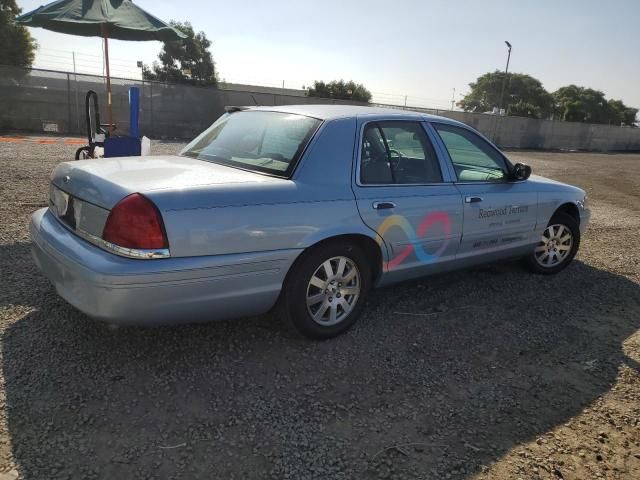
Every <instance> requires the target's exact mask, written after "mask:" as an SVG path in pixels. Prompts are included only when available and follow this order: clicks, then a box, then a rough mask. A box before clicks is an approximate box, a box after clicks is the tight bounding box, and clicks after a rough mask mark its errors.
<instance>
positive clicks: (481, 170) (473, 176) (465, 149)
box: [433, 123, 508, 182]
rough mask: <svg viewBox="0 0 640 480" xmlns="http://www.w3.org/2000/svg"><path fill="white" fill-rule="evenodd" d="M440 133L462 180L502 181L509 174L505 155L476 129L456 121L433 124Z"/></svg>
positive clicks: (459, 179)
mask: <svg viewBox="0 0 640 480" xmlns="http://www.w3.org/2000/svg"><path fill="white" fill-rule="evenodd" d="M433 127H434V128H435V129H436V131H437V132H438V135H440V138H441V139H442V142H443V143H444V145H445V147H446V148H447V151H448V152H449V157H451V162H452V163H453V167H454V169H455V171H456V175H457V177H458V181H460V182H486V181H502V180H505V179H506V178H507V172H508V171H507V167H506V164H505V161H504V158H503V157H502V156H501V155H500V154H499V153H498V152H497V151H496V150H495V149H494V148H493V147H491V145H489V144H488V143H487V142H486V141H484V140H483V139H482V138H481V137H479V136H478V135H476V134H475V133H473V132H471V131H469V130H467V129H466V128H460V127H456V126H453V125H445V124H436V123H434V124H433Z"/></svg>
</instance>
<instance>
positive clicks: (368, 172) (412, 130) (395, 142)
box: [360, 121, 442, 185]
mask: <svg viewBox="0 0 640 480" xmlns="http://www.w3.org/2000/svg"><path fill="white" fill-rule="evenodd" d="M361 148H362V150H361V154H360V182H361V183H362V184H363V185H388V184H397V185H410V184H424V183H440V182H442V174H441V172H440V165H439V164H438V159H437V157H436V154H435V151H434V149H433V147H432V145H431V142H430V141H429V138H428V137H427V134H426V133H425V131H424V129H423V128H422V125H421V124H420V123H418V122H407V121H385V122H374V123H369V124H367V125H366V126H365V128H364V132H363V136H362V147H361Z"/></svg>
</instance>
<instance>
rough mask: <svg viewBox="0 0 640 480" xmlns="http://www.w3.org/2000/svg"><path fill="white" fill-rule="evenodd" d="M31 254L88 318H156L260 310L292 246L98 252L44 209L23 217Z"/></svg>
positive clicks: (204, 317) (181, 319) (147, 321)
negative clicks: (157, 253)
mask: <svg viewBox="0 0 640 480" xmlns="http://www.w3.org/2000/svg"><path fill="white" fill-rule="evenodd" d="M30 231H31V239H32V255H33V258H34V261H35V263H36V264H37V265H38V267H39V268H40V270H41V271H42V272H43V273H44V274H45V275H46V276H47V277H48V278H49V280H50V281H51V282H52V283H53V285H54V286H55V288H56V290H57V291H58V293H59V294H60V296H62V297H63V298H64V299H65V300H66V301H68V302H69V303H70V304H72V305H73V306H75V307H76V308H77V309H79V310H81V311H82V312H84V313H86V314H87V315H89V316H90V317H93V318H95V319H98V320H103V321H107V322H112V323H118V324H135V325H160V324H168V323H190V322H195V321H208V320H221V319H227V318H233V317H241V316H248V315H257V314H260V313H264V312H266V311H268V310H269V309H270V308H272V307H273V305H274V304H275V302H276V300H277V298H278V295H279V293H280V289H281V287H282V283H283V281H284V277H285V275H286V273H287V271H288V270H289V267H290V266H291V264H292V263H293V261H294V260H295V258H296V257H297V256H298V254H299V253H300V250H297V249H294V250H278V251H271V252H256V253H247V254H233V255H215V256H200V257H181V258H167V259H154V260H135V259H129V258H124V257H119V256H117V255H114V254H111V253H109V252H105V251H103V250H101V249H100V248H98V247H96V246H95V245H92V244H90V243H88V242H86V241H84V240H83V239H81V238H80V237H78V236H77V235H75V234H73V233H72V232H70V231H69V230H68V229H66V228H65V227H64V226H62V225H61V224H60V222H59V221H58V220H57V219H56V218H55V217H54V216H53V215H52V214H51V212H49V211H48V209H42V210H38V211H37V212H35V213H34V214H33V215H32V217H31V225H30Z"/></svg>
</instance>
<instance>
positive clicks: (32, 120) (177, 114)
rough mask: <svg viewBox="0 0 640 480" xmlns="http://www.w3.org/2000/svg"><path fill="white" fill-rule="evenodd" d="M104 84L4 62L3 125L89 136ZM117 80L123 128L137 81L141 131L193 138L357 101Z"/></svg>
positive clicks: (592, 134) (535, 129)
mask: <svg viewBox="0 0 640 480" xmlns="http://www.w3.org/2000/svg"><path fill="white" fill-rule="evenodd" d="M104 84H105V80H104V77H102V76H99V75H87V74H74V73H73V72H59V71H54V70H41V69H31V70H24V69H20V68H15V67H6V66H0V130H21V131H31V132H43V131H45V132H47V131H48V132H57V133H63V134H74V135H78V134H79V135H83V136H84V135H86V128H87V127H86V119H85V107H84V104H85V95H86V92H87V91H88V90H94V91H95V92H97V93H98V97H99V100H100V102H99V107H100V113H101V120H102V123H106V122H107V111H106V95H105V94H104V91H105V85H104ZM111 85H112V91H113V94H112V102H113V118H114V123H115V124H116V125H117V130H116V133H118V132H119V133H123V134H126V133H128V132H129V94H128V92H129V87H131V86H137V87H139V88H140V132H141V133H142V134H143V135H146V136H148V137H153V138H183V139H190V138H193V137H195V136H196V135H197V134H199V133H200V132H202V131H203V130H204V129H206V128H207V127H208V126H209V125H211V124H212V123H213V122H214V121H215V120H216V119H217V118H218V117H219V116H220V115H222V113H224V107H225V106H227V105H292V104H302V103H306V104H318V103H343V104H352V105H354V104H356V103H355V102H349V101H341V100H331V99H322V98H317V97H307V96H304V95H303V94H300V95H295V94H294V92H293V91H284V92H283V93H276V92H277V90H276V89H273V88H271V89H260V87H251V86H246V85H245V86H242V90H241V89H239V87H238V88H237V89H235V90H234V89H216V88H212V87H195V86H189V85H173V84H166V83H160V82H149V81H141V80H132V79H122V78H112V80H111ZM251 88H255V90H251ZM260 90H262V91H260ZM274 90H275V92H274ZM371 105H372V106H379V107H387V108H398V109H405V110H413V111H420V112H424V113H428V114H434V115H441V116H444V117H449V118H452V119H455V120H459V121H461V122H463V123H466V124H468V125H471V126H472V127H474V128H476V129H477V130H479V131H480V132H482V133H484V134H485V135H486V136H487V137H489V138H491V139H492V140H493V141H494V142H495V143H496V144H498V145H500V146H501V147H506V148H523V149H526V148H529V149H563V150H598V151H640V128H633V127H616V126H610V125H594V124H586V123H572V122H562V121H557V120H537V119H532V118H522V117H501V116H496V115H485V114H475V113H467V112H458V111H450V110H435V109H428V108H415V107H405V106H393V105H382V104H375V105H374V104H371Z"/></svg>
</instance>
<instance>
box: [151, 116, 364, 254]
mask: <svg viewBox="0 0 640 480" xmlns="http://www.w3.org/2000/svg"><path fill="white" fill-rule="evenodd" d="M355 128H356V121H355V119H354V118H351V119H337V120H331V121H328V122H325V123H324V124H323V125H322V126H321V127H320V130H319V131H318V132H317V134H316V135H315V137H314V139H313V140H312V142H311V143H310V145H309V146H308V147H307V150H306V152H305V154H304V156H303V158H302V159H301V161H300V164H299V165H298V167H297V169H296V171H295V173H294V176H293V178H292V179H290V180H288V179H279V178H274V179H273V181H270V182H264V183H246V184H230V185H217V186H214V187H204V186H203V187H197V188H189V189H185V190H183V191H170V190H169V191H168V190H163V191H153V192H150V193H149V194H148V196H149V197H150V198H151V199H152V200H153V201H154V202H155V204H156V205H157V206H158V208H159V209H160V211H161V212H162V216H163V218H164V222H165V227H166V230H167V235H168V237H169V246H170V249H171V254H172V256H175V257H183V256H200V255H221V254H230V253H246V252H260V251H267V250H284V249H304V248H306V247H308V246H310V245H313V244H314V243H317V242H318V241H321V240H323V239H325V238H328V237H331V236H334V235H341V234H353V233H360V234H364V235H367V236H369V237H371V238H373V239H375V237H376V235H375V233H374V232H373V231H371V230H370V229H369V228H368V227H366V226H365V225H364V224H363V222H362V220H361V218H360V216H359V214H358V210H357V208H356V205H355V199H354V195H353V191H352V190H351V166H352V161H353V148H354V139H355Z"/></svg>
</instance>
